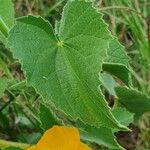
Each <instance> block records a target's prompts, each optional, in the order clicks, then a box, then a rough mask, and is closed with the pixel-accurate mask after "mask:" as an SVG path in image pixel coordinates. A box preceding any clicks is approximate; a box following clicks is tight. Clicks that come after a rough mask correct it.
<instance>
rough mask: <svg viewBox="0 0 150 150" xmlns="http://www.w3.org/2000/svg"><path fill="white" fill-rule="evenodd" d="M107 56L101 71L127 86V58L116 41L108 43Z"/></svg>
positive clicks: (122, 48)
mask: <svg viewBox="0 0 150 150" xmlns="http://www.w3.org/2000/svg"><path fill="white" fill-rule="evenodd" d="M107 54H108V57H107V58H106V60H105V63H104V64H103V70H104V71H106V72H108V73H110V74H112V75H115V76H116V77H118V78H119V79H120V80H121V81H123V82H124V83H125V84H126V85H129V57H128V56H127V54H126V53H125V51H124V47H123V46H122V45H121V44H120V43H119V42H118V40H117V39H113V40H112V41H111V42H110V45H109V49H108V50H107Z"/></svg>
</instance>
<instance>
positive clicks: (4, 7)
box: [0, 0, 14, 44]
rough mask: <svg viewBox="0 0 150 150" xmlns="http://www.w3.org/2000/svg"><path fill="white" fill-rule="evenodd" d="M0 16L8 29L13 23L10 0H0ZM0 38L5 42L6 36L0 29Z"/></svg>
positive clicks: (12, 9) (12, 10)
mask: <svg viewBox="0 0 150 150" xmlns="http://www.w3.org/2000/svg"><path fill="white" fill-rule="evenodd" d="M0 18H1V19H2V21H3V22H4V24H5V26H6V28H8V30H9V29H10V28H11V27H12V26H13V24H14V8H13V4H12V1H11V0H0ZM0 40H1V41H2V42H3V43H4V44H6V37H5V36H4V35H3V34H2V33H1V30H0Z"/></svg>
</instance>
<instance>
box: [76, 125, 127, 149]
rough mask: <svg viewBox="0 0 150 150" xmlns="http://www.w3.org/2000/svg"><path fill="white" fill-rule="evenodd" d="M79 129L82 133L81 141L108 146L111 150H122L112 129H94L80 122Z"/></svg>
mask: <svg viewBox="0 0 150 150" xmlns="http://www.w3.org/2000/svg"><path fill="white" fill-rule="evenodd" d="M78 128H79V131H80V135H81V139H82V140H84V141H88V142H91V143H96V144H98V145H103V146H106V147H108V148H110V149H115V150H122V149H124V148H123V147H121V146H120V145H119V144H118V142H117V140H116V137H115V136H114V134H113V132H112V130H111V129H108V128H105V127H99V128H96V127H93V126H89V125H85V124H83V123H82V122H78Z"/></svg>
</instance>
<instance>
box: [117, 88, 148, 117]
mask: <svg viewBox="0 0 150 150" xmlns="http://www.w3.org/2000/svg"><path fill="white" fill-rule="evenodd" d="M115 89H116V94H117V96H118V100H119V102H120V103H121V104H122V105H123V106H125V107H126V109H127V110H129V111H130V112H132V113H135V118H137V117H139V116H141V115H142V114H143V113H145V112H149V111H150V97H149V96H147V95H146V94H143V93H141V92H139V91H136V90H132V89H127V88H125V87H116V88H115Z"/></svg>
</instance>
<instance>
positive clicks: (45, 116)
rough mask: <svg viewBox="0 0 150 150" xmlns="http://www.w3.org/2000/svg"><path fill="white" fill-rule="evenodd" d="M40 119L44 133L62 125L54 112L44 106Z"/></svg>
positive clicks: (41, 107) (42, 105)
mask: <svg viewBox="0 0 150 150" xmlns="http://www.w3.org/2000/svg"><path fill="white" fill-rule="evenodd" d="M39 118H40V121H41V128H42V129H43V130H44V131H46V130H48V129H49V128H51V127H52V126H54V125H60V124H61V123H60V121H59V120H58V118H57V116H56V115H55V114H54V112H53V111H52V110H51V109H50V108H48V107H47V106H45V105H44V104H41V105H40V109H39Z"/></svg>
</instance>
